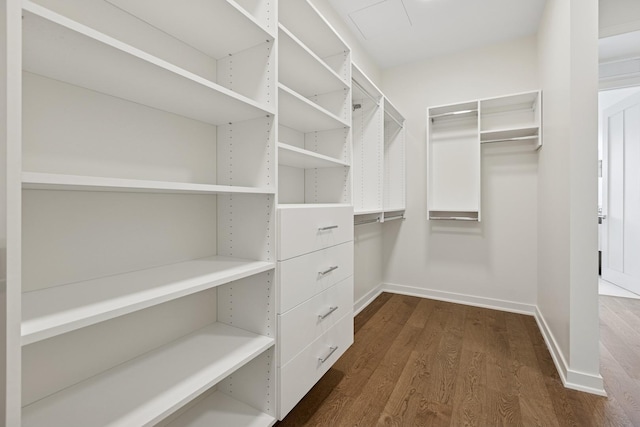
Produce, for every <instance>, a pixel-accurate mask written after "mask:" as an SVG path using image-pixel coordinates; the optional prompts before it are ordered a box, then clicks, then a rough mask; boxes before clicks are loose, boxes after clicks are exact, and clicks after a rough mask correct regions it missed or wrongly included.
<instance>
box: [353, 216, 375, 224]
mask: <svg viewBox="0 0 640 427" xmlns="http://www.w3.org/2000/svg"><path fill="white" fill-rule="evenodd" d="M374 222H380V217H377V218H373V219H365V220H363V221H358V222H356V223H355V224H354V225H363V224H371V223H374Z"/></svg>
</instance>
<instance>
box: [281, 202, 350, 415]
mask: <svg viewBox="0 0 640 427" xmlns="http://www.w3.org/2000/svg"><path fill="white" fill-rule="evenodd" d="M278 225H279V230H280V239H279V242H278V285H279V290H280V292H279V296H280V297H279V304H278V336H279V346H278V372H279V380H280V382H279V393H278V394H279V396H280V400H279V402H280V403H279V411H280V412H279V417H280V419H282V418H284V417H285V416H286V415H287V414H288V413H289V411H291V409H292V408H293V407H294V406H295V405H296V404H297V403H298V402H299V401H300V399H302V398H303V397H304V395H305V394H306V393H307V392H308V391H309V390H310V389H311V387H313V385H314V384H315V383H316V382H317V381H318V380H319V379H320V378H321V377H322V375H324V374H325V373H326V372H327V371H328V370H329V368H330V367H331V366H332V365H333V364H334V363H335V361H336V360H338V358H339V357H340V356H341V355H342V354H344V352H345V351H346V350H347V348H348V347H349V346H350V345H351V344H352V343H353V207H352V206H351V205H339V204H328V205H318V204H305V205H281V206H280V207H279V208H278Z"/></svg>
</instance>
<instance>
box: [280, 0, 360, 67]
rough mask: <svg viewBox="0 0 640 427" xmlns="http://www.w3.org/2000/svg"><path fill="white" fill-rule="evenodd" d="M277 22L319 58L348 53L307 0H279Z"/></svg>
mask: <svg viewBox="0 0 640 427" xmlns="http://www.w3.org/2000/svg"><path fill="white" fill-rule="evenodd" d="M279 3H280V4H279V7H278V12H279V16H278V19H279V21H280V22H281V23H282V24H283V25H284V26H285V27H287V28H288V29H289V30H290V31H291V32H292V33H293V34H295V35H296V36H297V37H298V38H299V39H300V40H302V41H303V42H304V43H305V44H306V45H307V46H308V47H309V48H310V49H311V50H312V51H313V52H315V53H316V55H318V56H319V57H321V58H327V57H329V56H333V55H337V54H339V53H343V52H347V51H349V50H350V49H349V46H348V45H347V44H346V43H345V41H344V40H342V38H341V37H340V36H339V35H338V33H337V32H336V31H335V30H334V29H333V27H332V26H331V25H330V24H329V23H328V22H327V20H326V19H325V18H324V17H323V16H322V14H321V13H320V12H318V10H317V9H316V8H315V7H314V6H313V5H312V4H311V3H310V2H309V1H307V0H280V2H279Z"/></svg>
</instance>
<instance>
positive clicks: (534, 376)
mask: <svg viewBox="0 0 640 427" xmlns="http://www.w3.org/2000/svg"><path fill="white" fill-rule="evenodd" d="M600 318H601V353H602V359H601V360H602V375H603V377H604V380H605V388H606V390H607V393H608V394H609V397H608V398H603V397H598V396H593V395H590V394H586V393H581V392H577V391H573V390H568V389H565V388H564V387H563V386H562V382H561V380H560V378H559V376H558V374H557V372H556V369H555V366H554V364H553V361H552V360H551V356H550V354H549V352H548V350H547V348H546V346H545V343H544V341H543V338H542V336H541V335H540V331H539V330H538V327H537V325H536V323H535V320H534V319H533V317H531V316H524V315H518V314H511V313H504V312H500V311H495V310H488V309H483V308H476V307H468V306H463V305H458V304H451V303H446V302H439V301H433V300H428V299H422V298H415V297H407V296H401V295H392V294H387V293H385V294H382V295H381V296H380V297H378V298H377V299H376V300H375V301H374V302H373V303H371V304H370V305H369V306H368V307H367V308H366V309H365V310H363V311H362V312H361V313H360V314H359V315H358V316H356V318H355V331H356V335H355V342H354V344H353V346H352V347H351V348H350V349H349V350H348V351H347V352H346V353H345V354H344V355H343V356H342V358H340V360H338V362H337V363H336V364H335V365H334V367H333V368H332V369H331V370H330V371H329V372H328V373H327V374H326V375H325V376H324V377H323V378H322V379H321V380H320V381H319V382H318V384H316V386H315V387H314V388H313V389H312V390H311V391H310V392H309V393H308V394H307V396H305V398H304V399H303V400H302V401H301V402H300V403H299V404H298V405H297V406H296V407H295V408H294V409H293V411H292V412H291V413H290V414H289V415H288V416H287V417H286V418H285V419H284V420H283V421H282V422H280V423H278V426H279V427H285V426H363V427H368V426H375V425H379V426H463V425H469V426H473V425H475V426H516V425H524V426H535V425H537V426H545V427H546V426H578V427H586V426H640V300H629V299H624V298H614V297H600Z"/></svg>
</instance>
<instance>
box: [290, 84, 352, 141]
mask: <svg viewBox="0 0 640 427" xmlns="http://www.w3.org/2000/svg"><path fill="white" fill-rule="evenodd" d="M278 93H279V100H278V114H279V116H278V118H279V120H280V124H281V125H284V126H286V127H288V128H291V129H295V130H298V131H300V132H303V133H308V132H313V131H323V130H330V129H340V128H348V127H351V126H350V125H349V123H347V122H346V121H345V120H343V119H341V118H339V117H338V116H336V115H335V114H332V113H330V112H329V111H327V110H325V109H324V108H322V107H320V106H319V105H317V104H315V103H313V102H311V101H309V100H308V99H307V98H305V97H304V96H302V95H300V94H298V93H296V92H295V91H293V90H291V89H289V88H288V87H286V86H285V85H283V84H282V83H280V84H278Z"/></svg>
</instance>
